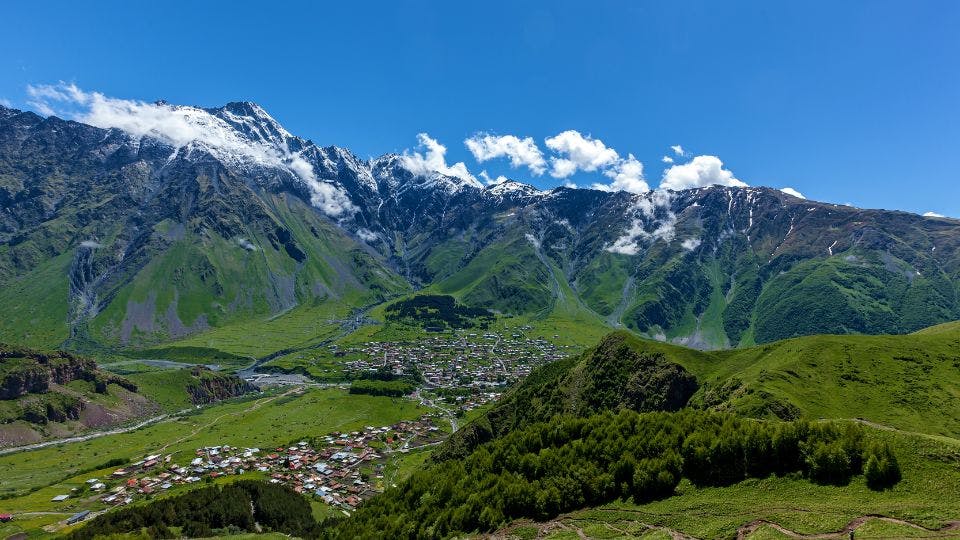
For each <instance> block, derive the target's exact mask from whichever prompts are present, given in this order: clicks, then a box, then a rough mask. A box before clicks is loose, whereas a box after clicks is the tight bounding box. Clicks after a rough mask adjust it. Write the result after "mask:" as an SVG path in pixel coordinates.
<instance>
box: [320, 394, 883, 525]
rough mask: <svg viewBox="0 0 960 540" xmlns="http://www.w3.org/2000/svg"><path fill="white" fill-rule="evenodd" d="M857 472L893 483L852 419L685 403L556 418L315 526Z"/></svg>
mask: <svg viewBox="0 0 960 540" xmlns="http://www.w3.org/2000/svg"><path fill="white" fill-rule="evenodd" d="M861 472H866V474H867V483H868V485H869V486H870V487H871V488H873V489H883V488H885V487H888V486H890V485H892V484H893V483H896V482H897V481H898V480H899V478H900V472H899V466H898V464H897V461H896V458H895V457H894V455H893V453H892V451H891V450H890V448H889V447H888V446H886V445H885V444H878V443H868V442H867V441H866V439H865V436H864V431H863V429H862V428H861V427H860V426H858V425H856V424H843V425H842V424H835V423H822V422H809V421H794V422H759V421H754V420H748V419H741V418H737V417H735V416H732V415H729V414H721V413H714V412H706V411H695V410H690V409H687V410H683V411H681V412H676V413H666V412H660V413H644V414H638V413H636V412H633V411H630V410H622V411H620V412H618V413H616V414H614V413H611V412H607V413H603V414H598V415H595V416H592V417H589V418H574V417H570V416H558V417H555V418H553V419H551V420H550V421H548V422H543V423H537V424H533V425H530V426H528V427H526V428H524V429H521V430H517V431H514V432H512V433H509V434H507V435H505V436H504V437H502V438H500V439H497V440H495V441H493V442H491V443H488V444H485V445H483V446H480V447H479V448H477V449H476V450H475V451H474V452H473V453H472V454H470V455H469V456H468V457H467V458H465V459H462V460H448V461H444V462H441V463H436V464H433V465H431V466H430V467H428V468H426V469H424V470H421V471H418V472H415V473H414V474H413V475H412V476H411V477H410V478H408V479H407V480H406V481H404V482H403V483H402V484H401V485H399V486H398V487H396V488H391V489H389V490H387V491H386V492H385V493H384V494H382V495H380V496H378V497H375V498H373V499H371V500H370V501H368V502H367V503H366V504H364V505H363V506H361V507H360V508H359V509H358V510H357V512H355V513H354V515H353V516H352V517H350V518H349V519H342V518H334V519H332V520H329V521H327V522H325V526H324V527H323V528H322V529H321V531H322V534H323V535H324V536H326V537H330V538H369V537H388V538H444V537H447V536H450V535H451V534H455V533H458V532H470V531H480V532H486V531H492V530H495V529H496V528H498V527H500V526H502V525H503V524H505V523H507V522H508V521H509V520H512V519H516V518H532V519H537V520H546V519H550V518H553V517H555V516H557V515H558V514H560V513H563V512H568V511H571V510H575V509H578V508H583V507H587V506H593V505H599V504H604V503H608V502H611V501H614V500H616V499H631V500H633V501H634V502H636V503H645V502H649V501H651V500H656V499H661V498H664V497H668V496H670V495H671V494H672V493H673V492H674V489H675V488H676V486H677V484H678V483H679V482H680V480H681V478H688V479H689V480H690V482H692V483H693V484H694V485H696V486H723V485H730V484H734V483H736V482H739V481H741V480H744V479H746V478H751V477H752V478H762V477H766V476H769V475H771V474H776V475H791V474H792V475H802V476H803V477H805V478H808V479H809V480H810V481H813V482H818V483H826V484H844V483H846V482H848V481H849V480H850V479H851V477H853V476H854V475H857V474H860V473H861Z"/></svg>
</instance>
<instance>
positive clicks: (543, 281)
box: [0, 103, 960, 348]
mask: <svg viewBox="0 0 960 540" xmlns="http://www.w3.org/2000/svg"><path fill="white" fill-rule="evenodd" d="M177 110H178V111H180V112H181V113H182V114H183V115H185V116H186V117H188V118H190V121H191V122H192V123H191V124H190V125H191V126H193V127H195V128H196V130H197V131H196V133H194V132H187V133H182V134H179V135H178V137H179V138H177V137H173V138H171V137H170V136H169V135H167V136H161V135H159V134H152V133H135V132H132V131H129V130H128V131H123V130H120V129H101V128H97V127H93V126H90V125H85V124H82V123H77V122H73V121H65V120H61V119H59V118H56V117H49V118H43V117H41V116H38V115H36V114H33V113H31V112H22V111H18V110H14V109H9V108H3V107H0V208H2V210H0V305H3V306H4V307H5V312H4V313H3V316H2V317H0V341H8V342H14V343H22V344H27V345H33V346H44V347H51V346H58V345H65V346H68V347H70V346H78V345H80V344H90V343H93V344H98V345H106V346H110V347H118V346H119V347H139V346H146V345H150V344H154V343H159V342H166V341H170V340H174V339H177V338H181V337H185V336H189V335H192V334H195V333H198V332H202V331H205V330H207V329H210V328H216V327H222V326H225V325H230V324H234V323H239V322H242V321H247V320H255V319H256V320H263V319H267V318H270V317H276V316H282V315H283V314H284V313H286V312H287V311H289V310H291V309H293V308H295V307H297V306H311V305H326V304H329V303H333V304H336V305H337V306H341V307H347V308H359V307H361V306H369V305H372V304H376V303H379V302H382V301H384V300H386V299H389V298H392V297H396V296H399V295H404V294H409V293H411V292H414V291H416V290H419V289H423V288H427V289H429V290H431V291H432V292H438V293H443V294H451V295H454V296H456V297H458V298H459V299H460V301H461V302H463V303H465V304H468V305H471V306H476V307H486V308H489V309H493V310H495V311H497V312H499V313H502V314H507V315H517V316H520V317H524V318H527V319H530V320H537V319H538V318H544V317H547V316H550V315H551V314H552V315H554V316H557V314H558V313H559V314H561V315H562V314H563V313H577V314H579V315H580V316H583V317H587V318H590V319H591V320H595V321H596V322H597V324H606V325H609V326H610V327H620V326H623V327H627V328H630V329H632V330H634V331H636V332H639V333H641V334H644V335H647V336H649V337H654V338H658V339H662V340H669V341H673V342H675V343H680V344H684V345H688V346H693V347H697V348H723V347H732V346H738V345H750V344H754V343H764V342H770V341H774V340H777V339H781V338H788V337H792V336H798V335H807V334H816V333H869V334H874V333H906V332H911V331H914V330H917V329H920V328H923V327H926V326H930V325H933V324H937V323H940V322H945V321H950V320H956V319H960V221H958V220H952V219H945V218H934V217H921V216H918V215H915V214H910V213H905V212H896V211H881V210H862V209H858V208H853V207H848V206H840V205H834V204H826V203H820V202H814V201H809V200H805V199H800V198H797V197H794V196H792V195H788V194H786V193H784V192H782V191H779V190H774V189H767V188H753V187H744V188H731V187H720V186H714V187H707V188H700V189H692V190H685V191H678V192H668V191H653V192H649V193H645V194H639V195H637V194H631V193H626V192H604V191H596V190H589V189H569V188H563V187H561V188H556V189H553V190H550V191H540V190H538V189H536V188H534V187H532V186H529V185H526V184H522V183H519V182H515V181H505V182H501V183H499V184H496V185H489V186H484V185H482V184H480V183H478V182H477V181H476V180H473V179H472V178H470V179H467V178H460V177H457V176H450V175H446V174H441V173H439V172H433V171H428V170H423V169H422V168H420V167H417V166H415V164H413V163H411V161H410V160H409V159H408V158H407V157H406V156H403V155H397V154H389V155H385V156H382V157H379V158H375V159H370V160H365V159H361V158H358V157H357V156H355V155H354V154H352V153H351V152H350V151H348V150H345V149H342V148H338V147H319V146H317V145H315V144H314V143H313V142H311V141H308V140H304V139H301V138H299V137H296V136H294V135H292V134H290V133H289V132H287V131H286V130H285V129H284V128H283V127H282V126H280V125H279V124H278V123H277V122H276V121H275V120H274V119H273V118H271V117H270V116H269V115H268V114H267V113H266V112H265V111H264V110H263V109H262V108H260V107H259V106H257V105H255V104H252V103H230V104H227V105H226V106H224V107H222V108H216V109H197V108H192V107H183V108H177Z"/></svg>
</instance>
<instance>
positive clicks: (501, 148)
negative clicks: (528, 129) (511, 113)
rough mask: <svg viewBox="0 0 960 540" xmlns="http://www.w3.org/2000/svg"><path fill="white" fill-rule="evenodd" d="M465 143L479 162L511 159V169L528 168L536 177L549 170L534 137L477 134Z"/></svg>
mask: <svg viewBox="0 0 960 540" xmlns="http://www.w3.org/2000/svg"><path fill="white" fill-rule="evenodd" d="M463 143H464V144H465V145H466V146H467V149H468V150H470V153H471V154H473V157H475V158H476V159H477V161H478V162H480V163H483V162H484V161H487V160H491V159H495V158H501V157H506V158H510V166H511V167H514V168H516V167H522V166H526V167H528V168H529V169H530V172H532V173H533V174H534V175H536V176H540V175H541V174H543V173H544V171H546V170H547V161H546V160H545V159H544V158H543V152H541V151H540V148H539V147H537V143H536V142H534V140H533V137H526V138H523V139H521V138H519V137H517V136H515V135H501V136H497V135H490V134H487V133H477V134H475V135H474V136H473V137H470V138H469V139H466V140H465V141H463Z"/></svg>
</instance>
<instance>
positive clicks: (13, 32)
mask: <svg viewBox="0 0 960 540" xmlns="http://www.w3.org/2000/svg"><path fill="white" fill-rule="evenodd" d="M40 4H43V5H40ZM346 4H354V3H347V2H338V3H335V4H334V3H330V4H326V3H309V4H308V3H303V4H301V5H299V6H297V5H291V4H287V3H282V2H272V3H257V4H254V3H250V4H249V5H244V4H243V3H241V2H229V3H228V2H223V3H215V2H196V3H186V2H185V3H175V2H152V3H150V5H149V7H139V8H137V9H136V10H134V9H131V8H129V7H128V6H129V5H132V4H129V3H126V2H116V3H113V4H111V3H109V2H107V3H100V4H98V5H99V7H98V8H97V9H93V8H91V7H89V6H85V5H81V3H78V2H50V3H41V2H29V3H28V2H20V3H19V4H18V5H16V4H12V3H11V4H7V5H5V6H4V13H5V19H6V20H7V21H8V23H7V24H6V25H4V32H3V33H0V51H2V54H0V99H3V100H6V102H9V103H10V104H12V105H13V106H16V107H20V108H29V106H28V105H27V101H28V96H27V92H26V88H27V86H28V85H39V84H53V83H57V82H58V81H67V82H72V83H75V84H77V85H78V86H79V87H81V88H83V89H84V90H87V91H97V92H102V93H104V94H106V95H108V96H114V97H118V98H125V99H137V100H145V101H153V100H156V99H165V100H167V101H170V102H172V103H182V104H194V105H201V106H216V105H220V104H223V103H225V102H227V101H235V100H250V101H256V102H257V103H260V104H261V105H262V106H263V107H264V108H265V109H267V110H268V111H269V112H270V113H271V114H272V115H273V116H274V117H275V118H277V119H278V120H279V121H280V122H281V123H282V124H284V125H285V126H286V127H287V128H288V129H289V130H290V131H292V132H294V133H295V134H298V135H301V136H304V137H307V138H310V139H312V140H314V141H315V142H317V143H318V144H324V145H326V144H336V145H339V146H345V147H348V148H350V149H352V150H353V151H354V152H356V153H357V154H359V155H361V156H364V157H366V156H374V155H380V154H383V153H386V152H392V151H398V152H399V151H404V150H407V149H414V148H415V147H416V146H417V143H418V140H417V134H418V133H421V132H425V133H429V134H430V137H432V138H433V139H435V140H437V141H439V142H440V143H442V144H443V145H445V146H446V147H447V149H448V151H447V155H446V160H447V162H449V163H450V164H452V163H455V162H460V161H462V162H464V163H465V165H466V167H467V168H468V169H469V170H470V171H471V172H472V173H473V174H479V172H480V171H481V170H486V171H488V173H489V175H490V176H493V177H495V176H497V175H500V174H504V175H507V176H510V177H513V178H517V179H519V180H523V181H529V182H531V183H533V184H535V185H537V186H539V187H552V186H555V185H559V184H562V183H564V182H574V183H577V184H578V185H581V186H588V185H591V184H592V183H594V182H598V183H599V182H602V183H608V184H609V183H610V182H611V181H613V179H612V176H613V175H614V174H615V173H616V172H617V171H619V170H620V169H616V167H621V168H622V165H623V164H624V163H626V160H627V159H628V156H629V155H631V154H632V155H633V156H635V159H636V160H638V161H639V162H642V164H643V179H644V181H645V182H646V183H647V184H649V185H650V187H657V186H658V185H659V184H660V183H661V178H662V177H663V174H664V170H665V169H666V167H667V166H668V164H665V163H663V162H662V161H661V160H662V157H663V156H669V157H672V158H673V159H674V160H675V164H678V165H683V164H684V163H686V162H687V161H689V160H691V159H693V158H694V157H695V156H698V155H707V156H717V157H718V158H719V159H720V160H722V162H723V169H722V170H723V171H729V172H730V175H729V177H735V178H737V179H739V180H741V181H743V182H746V183H747V184H750V185H767V186H772V187H784V186H791V187H793V188H795V189H797V190H799V191H801V192H803V193H804V194H805V195H806V196H807V197H809V198H812V199H818V200H825V201H830V202H836V203H852V204H854V205H857V206H862V207H870V208H889V209H903V210H908V211H912V212H918V213H922V212H927V211H933V212H937V213H940V214H945V215H949V216H955V217H960V187H958V186H960V172H958V168H957V167H956V165H955V164H956V163H957V158H958V157H960V60H958V59H960V34H958V32H957V31H956V29H957V28H960V2H955V1H942V2H925V1H906V0H905V1H903V2H885V1H871V2H869V3H859V2H769V1H757V2H732V3H730V2H712V1H704V2H639V1H631V2H612V1H610V2H563V1H551V2H542V3H539V4H537V3H534V2H503V3H500V2H489V1H488V2H482V3H481V2H469V3H468V2H398V1H392V2H383V3H368V4H364V5H358V6H348V5H346ZM144 6H146V3H144ZM568 130H575V131H576V132H577V133H578V134H580V136H581V137H582V140H581V141H579V142H580V143H582V141H583V140H587V141H588V142H590V143H595V142H596V141H602V143H601V144H602V145H603V148H605V149H613V150H614V151H615V152H616V155H617V159H618V160H619V161H616V163H618V164H619V165H616V167H615V166H614V165H610V164H611V163H613V162H612V161H609V162H608V164H607V165H604V166H598V167H596V169H595V170H593V171H589V170H588V171H584V170H583V168H582V167H580V168H578V169H577V172H575V173H574V174H572V175H571V176H567V177H564V178H558V177H556V176H555V175H553V174H552V173H554V172H557V171H555V170H554V168H553V161H552V160H551V158H555V159H556V158H559V159H564V158H570V155H565V154H563V153H562V152H561V153H557V152H551V150H550V148H548V145H547V144H546V140H547V139H548V138H553V137H555V136H557V135H558V134H560V133H562V132H565V131H568ZM478 132H481V133H491V134H495V135H497V136H503V135H516V136H518V137H519V138H520V140H523V139H524V138H526V137H531V138H532V139H533V143H534V144H535V145H536V146H537V148H538V149H540V150H541V151H542V152H543V156H544V160H545V167H544V168H541V170H542V171H543V172H542V173H541V174H539V175H537V174H535V172H536V171H534V170H531V168H530V167H527V166H523V165H521V166H519V167H517V168H511V166H510V161H509V160H508V159H491V160H489V161H485V162H484V163H478V162H477V159H476V158H475V157H474V156H473V155H472V154H471V152H470V151H469V150H468V148H467V147H466V146H465V145H464V140H465V139H467V138H469V137H471V136H473V135H475V134H476V133H478ZM588 136H589V137H591V139H587V138H586V137H588ZM561 142H562V141H561ZM561 142H557V143H556V144H558V145H559V144H560V143H561ZM678 144H679V145H682V147H683V148H684V150H685V155H684V156H682V157H681V156H679V155H676V154H675V153H673V151H672V150H671V149H670V146H671V145H678ZM558 147H559V146H558ZM604 172H607V173H609V174H608V175H606V176H605V175H604V174H603V173H604ZM636 172H637V171H636V170H634V171H633V173H636ZM688 172H689V171H688ZM634 176H636V174H634Z"/></svg>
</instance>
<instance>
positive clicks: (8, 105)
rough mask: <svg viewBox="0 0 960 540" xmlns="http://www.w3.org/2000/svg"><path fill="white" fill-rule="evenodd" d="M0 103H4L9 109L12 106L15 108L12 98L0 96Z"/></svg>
mask: <svg viewBox="0 0 960 540" xmlns="http://www.w3.org/2000/svg"><path fill="white" fill-rule="evenodd" d="M0 105H3V106H4V107H6V108H8V109H12V108H13V103H11V102H10V100H9V99H7V98H0Z"/></svg>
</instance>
